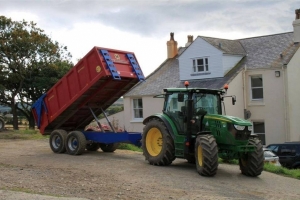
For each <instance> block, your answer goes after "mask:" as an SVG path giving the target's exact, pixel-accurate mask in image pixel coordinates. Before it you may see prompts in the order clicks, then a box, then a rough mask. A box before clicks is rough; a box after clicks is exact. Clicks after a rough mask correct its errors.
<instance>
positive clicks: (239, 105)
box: [223, 72, 244, 119]
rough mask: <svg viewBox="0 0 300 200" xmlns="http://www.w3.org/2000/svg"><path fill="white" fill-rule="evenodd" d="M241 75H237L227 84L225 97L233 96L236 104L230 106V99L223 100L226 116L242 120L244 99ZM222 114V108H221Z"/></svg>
mask: <svg viewBox="0 0 300 200" xmlns="http://www.w3.org/2000/svg"><path fill="white" fill-rule="evenodd" d="M242 83H243V73H242V72H241V73H239V74H238V75H237V76H236V77H235V78H234V79H233V80H232V81H231V82H230V83H229V84H228V86H229V87H228V90H227V95H226V96H231V95H235V96H236V102H235V105H232V98H231V97H227V98H225V99H224V102H225V110H226V115H230V116H235V117H239V118H242V119H244V97H243V94H244V93H243V84H242ZM223 114H225V113H224V108H223Z"/></svg>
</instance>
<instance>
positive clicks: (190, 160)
mask: <svg viewBox="0 0 300 200" xmlns="http://www.w3.org/2000/svg"><path fill="white" fill-rule="evenodd" d="M186 160H187V162H188V163H191V164H195V163H196V158H195V155H189V156H188V157H187V158H186Z"/></svg>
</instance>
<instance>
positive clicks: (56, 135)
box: [49, 129, 68, 153]
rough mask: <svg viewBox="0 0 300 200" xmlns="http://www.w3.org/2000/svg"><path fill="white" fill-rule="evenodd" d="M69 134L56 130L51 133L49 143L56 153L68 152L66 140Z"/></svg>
mask: <svg viewBox="0 0 300 200" xmlns="http://www.w3.org/2000/svg"><path fill="white" fill-rule="evenodd" d="M67 134H68V133H67V132H66V131H65V130H60V129H57V130H54V131H52V132H51V135H50V139H49V143H50V147H51V149H52V151H53V152H54V153H65V152H66V145H65V143H66V138H67Z"/></svg>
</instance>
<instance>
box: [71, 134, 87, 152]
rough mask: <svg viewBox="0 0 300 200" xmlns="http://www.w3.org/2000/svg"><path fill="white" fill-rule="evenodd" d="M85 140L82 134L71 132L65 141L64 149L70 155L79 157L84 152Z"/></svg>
mask: <svg viewBox="0 0 300 200" xmlns="http://www.w3.org/2000/svg"><path fill="white" fill-rule="evenodd" d="M85 148H86V139H85V136H84V134H83V133H82V132H80V131H72V132H70V133H69V134H68V136H67V140H66V149H67V152H68V153H69V154H70V155H80V154H82V153H83V152H84V151H85Z"/></svg>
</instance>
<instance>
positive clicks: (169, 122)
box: [142, 82, 264, 177]
mask: <svg viewBox="0 0 300 200" xmlns="http://www.w3.org/2000/svg"><path fill="white" fill-rule="evenodd" d="M185 86H186V88H167V89H164V92H165V94H163V95H158V96H156V97H164V99H165V101H164V106H163V112H162V113H158V114H154V115H151V116H149V117H147V118H146V119H145V120H144V121H143V124H144V125H145V126H144V130H143V137H142V148H143V154H144V156H145V158H146V160H148V162H149V163H150V164H152V165H160V166H165V165H170V164H171V163H172V162H173V161H174V160H175V158H183V159H186V160H187V161H188V162H189V163H195V164H196V169H197V172H198V173H199V174H200V175H202V176H214V175H215V174H216V173H217V169H218V158H219V157H220V158H222V159H224V160H232V159H238V160H239V166H240V170H241V172H242V174H244V175H246V176H253V177H256V176H258V175H260V174H261V172H262V170H263V165H264V156H263V146H262V144H261V141H260V140H259V139H258V137H257V135H252V134H251V131H252V124H251V123H250V122H249V121H247V120H244V119H241V118H238V117H233V116H227V115H222V104H223V106H224V98H225V97H231V98H232V103H233V105H234V104H235V101H236V98H235V96H225V95H226V91H227V89H228V87H227V88H225V89H220V90H213V89H204V88H188V82H187V83H186V84H185ZM224 110H225V107H224Z"/></svg>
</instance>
